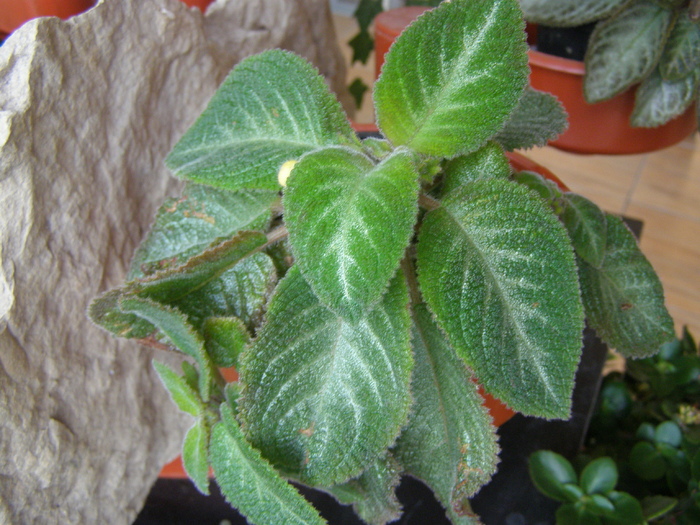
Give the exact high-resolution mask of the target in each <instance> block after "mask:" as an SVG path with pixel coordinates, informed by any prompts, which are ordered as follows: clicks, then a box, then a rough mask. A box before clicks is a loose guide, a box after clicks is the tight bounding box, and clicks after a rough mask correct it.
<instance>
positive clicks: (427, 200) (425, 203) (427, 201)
mask: <svg viewBox="0 0 700 525" xmlns="http://www.w3.org/2000/svg"><path fill="white" fill-rule="evenodd" d="M418 206H420V207H421V208H423V209H424V210H427V211H433V210H437V209H438V208H439V207H440V201H439V200H437V199H433V198H432V197H428V196H427V195H426V194H425V193H421V194H420V195H419V196H418Z"/></svg>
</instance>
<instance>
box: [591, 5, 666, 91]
mask: <svg viewBox="0 0 700 525" xmlns="http://www.w3.org/2000/svg"><path fill="white" fill-rule="evenodd" d="M674 16H675V15H674V14H673V12H672V11H669V10H668V9H664V8H663V7H660V6H659V5H658V4H656V3H655V2H653V1H651V0H641V1H639V2H633V3H631V4H630V6H629V7H628V8H626V9H624V10H622V11H620V12H619V13H618V14H617V15H616V16H613V17H612V18H610V19H608V20H606V21H604V22H601V23H599V24H598V25H597V26H596V28H595V30H594V31H593V34H592V35H591V39H590V41H589V43H588V51H587V52H586V76H585V77H584V81H583V90H584V95H585V97H586V100H587V101H588V102H589V103H595V102H601V101H603V100H607V99H609V98H612V97H614V96H615V95H617V94H618V93H622V92H623V91H624V90H625V89H627V88H628V87H630V86H631V85H633V84H636V83H637V82H639V81H640V80H642V79H643V78H645V77H646V76H647V75H648V74H649V73H651V71H652V70H653V69H654V67H656V64H657V63H658V62H659V58H660V56H661V52H662V51H663V48H664V43H665V42H666V39H667V38H668V33H669V31H670V29H671V24H672V23H673V21H674Z"/></svg>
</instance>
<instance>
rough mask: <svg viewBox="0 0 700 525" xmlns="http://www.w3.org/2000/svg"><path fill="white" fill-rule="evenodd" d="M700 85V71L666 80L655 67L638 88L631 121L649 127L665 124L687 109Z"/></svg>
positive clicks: (633, 123)
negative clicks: (677, 78)
mask: <svg viewBox="0 0 700 525" xmlns="http://www.w3.org/2000/svg"><path fill="white" fill-rule="evenodd" d="M699 86H700V71H697V72H695V71H694V72H691V73H690V75H688V76H687V77H684V78H681V79H679V80H664V79H663V77H662V76H661V73H659V70H658V69H657V70H655V71H654V72H652V73H651V75H649V76H648V77H647V78H646V79H645V80H644V82H642V83H641V85H640V86H639V88H637V92H636V96H635V101H634V111H633V112H632V116H631V117H630V123H631V124H632V125H633V126H639V127H647V128H653V127H656V126H661V125H662V124H666V122H668V121H669V120H671V119H672V118H674V117H677V116H678V115H680V114H682V113H683V112H684V111H685V110H686V109H688V106H690V105H691V104H692V103H693V100H695V98H696V91H697V89H698V87H699Z"/></svg>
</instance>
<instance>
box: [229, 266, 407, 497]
mask: <svg viewBox="0 0 700 525" xmlns="http://www.w3.org/2000/svg"><path fill="white" fill-rule="evenodd" d="M407 293H408V292H407V290H406V285H405V283H404V278H403V274H401V273H399V275H398V276H397V277H396V278H395V279H394V281H393V283H392V285H391V286H390V287H389V289H388V291H387V292H386V294H385V295H384V298H383V300H382V301H381V302H380V303H379V304H378V305H377V306H376V307H375V309H374V310H373V311H372V312H370V313H369V314H367V315H366V316H365V317H363V318H362V319H361V320H360V321H359V322H358V323H357V324H355V325H351V324H348V323H347V322H345V321H343V320H342V318H340V317H338V316H336V315H335V314H334V313H333V312H331V311H330V310H328V309H327V308H325V307H324V306H323V305H321V304H320V303H319V301H318V299H317V298H316V296H315V295H314V293H313V292H312V290H311V288H310V287H309V285H308V284H307V283H306V281H305V280H304V278H303V277H302V275H301V273H300V272H299V270H298V268H297V266H294V267H292V269H290V270H289V272H288V273H287V275H286V276H285V278H284V279H283V280H282V281H281V282H280V284H279V286H278V287H277V292H276V293H275V295H274V297H273V299H272V301H271V302H270V307H269V309H268V313H267V323H266V324H265V325H264V326H263V328H262V330H261V333H260V336H259V338H258V339H257V340H256V342H255V343H254V345H253V346H252V348H251V349H250V351H248V352H246V353H244V354H243V355H242V356H241V365H240V367H239V372H240V380H241V383H242V384H243V385H244V395H243V397H242V398H241V414H242V417H243V418H244V421H245V425H246V426H245V428H246V430H247V435H248V438H249V439H250V441H251V442H252V443H253V445H254V446H255V447H256V448H259V449H260V450H261V451H262V452H263V455H264V456H265V457H266V458H267V459H268V460H270V461H271V462H272V463H273V464H274V465H276V466H277V467H278V468H281V469H282V470H283V471H284V472H290V473H292V474H294V475H298V476H299V477H300V478H301V480H302V481H303V482H305V483H310V484H313V485H322V486H331V485H335V484H338V483H344V482H345V481H347V480H348V479H349V478H351V477H353V476H357V475H359V474H360V473H361V472H362V471H363V470H365V469H366V468H368V467H369V466H370V465H371V464H372V463H373V462H374V461H376V460H377V459H378V458H379V457H380V455H381V454H382V453H383V452H384V450H385V449H386V448H387V447H388V446H389V445H390V444H391V443H392V442H393V441H394V439H395V438H396V436H397V434H398V432H399V429H400V428H401V427H402V426H403V425H404V423H405V422H406V418H407V417H408V408H409V404H410V394H409V381H410V374H411V369H412V367H413V360H412V357H411V351H410V344H409V318H408V312H407V308H406V304H407V302H408V295H407Z"/></svg>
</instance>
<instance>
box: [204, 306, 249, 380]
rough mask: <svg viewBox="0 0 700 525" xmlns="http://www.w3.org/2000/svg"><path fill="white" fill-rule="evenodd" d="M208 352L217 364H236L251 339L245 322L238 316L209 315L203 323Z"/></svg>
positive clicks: (223, 365) (223, 366)
mask: <svg viewBox="0 0 700 525" xmlns="http://www.w3.org/2000/svg"><path fill="white" fill-rule="evenodd" d="M202 335H203V336H204V344H205V347H206V349H207V354H209V357H211V359H212V361H214V364H215V365H216V366H219V367H222V368H228V367H232V366H236V364H237V363H238V356H239V355H240V354H241V352H242V351H243V349H244V348H245V347H246V345H247V344H248V342H249V341H250V334H249V333H248V330H247V329H246V326H245V324H244V323H243V321H241V320H240V319H239V318H238V317H208V318H207V319H206V320H205V321H204V324H203V325H202Z"/></svg>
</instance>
